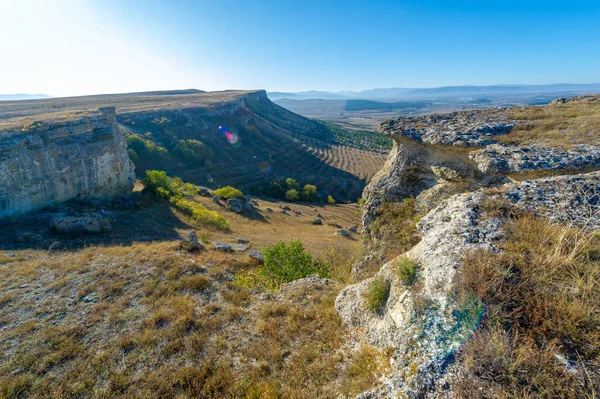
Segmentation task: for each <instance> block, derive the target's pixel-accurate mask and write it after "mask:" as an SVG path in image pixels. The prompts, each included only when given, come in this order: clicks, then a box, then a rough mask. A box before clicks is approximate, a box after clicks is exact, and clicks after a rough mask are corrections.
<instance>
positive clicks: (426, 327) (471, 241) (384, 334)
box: [336, 172, 600, 398]
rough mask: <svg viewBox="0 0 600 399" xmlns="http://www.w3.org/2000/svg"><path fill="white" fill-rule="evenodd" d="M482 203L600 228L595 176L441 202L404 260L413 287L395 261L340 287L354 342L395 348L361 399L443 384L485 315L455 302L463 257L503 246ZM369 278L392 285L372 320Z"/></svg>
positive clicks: (495, 220)
mask: <svg viewBox="0 0 600 399" xmlns="http://www.w3.org/2000/svg"><path fill="white" fill-rule="evenodd" d="M484 199H485V201H490V200H492V201H493V200H496V201H499V202H506V203H510V204H512V206H515V207H517V208H521V209H523V210H526V211H529V212H533V213H536V214H539V215H542V216H545V217H547V218H549V219H551V220H557V221H566V222H572V223H574V224H580V225H585V226H587V227H592V228H598V227H600V215H599V214H598V212H597V209H598V205H599V203H600V172H593V173H589V174H580V175H575V176H557V177H549V178H544V179H539V180H533V181H524V182H519V183H510V184H506V185H503V186H500V187H497V188H493V189H481V190H478V191H476V192H474V193H465V194H459V195H455V196H452V197H451V198H449V199H446V200H444V201H442V202H441V203H440V204H439V206H437V207H436V208H435V209H434V210H432V211H431V212H429V213H428V214H427V215H426V216H425V217H423V218H422V219H421V220H420V222H419V223H418V225H417V227H418V229H419V230H420V231H421V233H422V241H421V242H420V243H419V244H417V245H416V246H415V247H414V248H413V249H411V250H410V251H409V252H407V253H406V254H405V255H404V256H406V257H407V258H409V259H411V260H414V261H415V262H417V263H418V264H419V265H420V271H419V274H418V281H417V283H416V284H415V285H414V286H413V287H406V286H404V285H403V284H402V282H401V281H400V279H399V277H398V276H397V274H396V270H395V269H396V267H397V266H396V265H397V262H398V260H393V261H391V262H389V263H387V264H385V265H384V266H383V267H382V268H381V270H380V271H379V272H378V273H377V275H376V276H375V277H373V278H370V279H367V280H364V281H362V282H360V283H358V284H355V285H351V286H349V287H347V288H345V289H344V290H343V291H342V292H341V293H340V294H339V296H338V298H337V300H336V309H337V311H338V313H339V314H340V316H341V318H342V321H343V323H344V324H345V325H346V326H347V327H349V328H350V329H351V331H352V333H353V334H354V336H355V338H356V341H357V342H368V343H370V344H372V345H375V346H377V347H381V348H386V347H392V348H395V352H394V354H393V356H392V359H391V364H392V371H391V373H390V374H389V375H388V376H387V378H386V379H385V381H384V382H383V383H382V384H381V385H380V386H379V387H377V388H375V389H373V390H372V391H369V392H365V393H363V394H361V395H359V397H360V398H387V397H411V398H417V397H419V398H420V397H425V396H432V395H434V392H435V391H436V390H438V389H439V386H441V384H442V383H443V380H444V372H445V368H446V366H447V365H448V362H449V360H451V359H452V355H453V353H454V352H455V351H456V350H457V349H458V348H459V347H460V345H461V344H462V343H463V342H465V340H466V339H467V338H468V337H469V335H470V333H471V332H472V331H473V330H474V329H475V328H476V327H477V325H478V323H479V322H480V320H481V317H482V316H483V312H484V305H483V304H480V303H477V302H473V303H458V301H457V300H456V298H455V293H454V290H453V288H454V284H453V281H454V275H455V273H456V270H457V268H459V267H460V261H461V257H462V255H463V254H464V253H465V251H468V250H474V249H490V250H497V249H496V244H497V243H498V241H499V240H502V239H503V225H504V223H505V220H506V219H504V218H501V217H497V216H493V214H492V215H491V216H490V215H488V214H487V213H486V212H485V211H484V206H483V201H484ZM375 278H382V279H384V280H385V281H386V282H388V283H389V286H390V293H389V297H388V299H387V301H386V302H385V304H384V306H383V308H382V310H381V312H378V313H377V312H374V311H369V310H368V309H367V307H366V304H365V299H364V296H365V293H366V292H367V290H368V289H369V285H370V284H371V282H372V280H373V279H375ZM438 393H439V392H438ZM399 395H400V396H399ZM401 395H405V396H401Z"/></svg>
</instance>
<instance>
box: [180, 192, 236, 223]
mask: <svg viewBox="0 0 600 399" xmlns="http://www.w3.org/2000/svg"><path fill="white" fill-rule="evenodd" d="M169 202H171V204H173V205H174V206H175V207H176V208H177V209H179V210H180V211H181V212H183V213H185V214H186V215H188V216H190V217H191V218H192V220H194V221H195V222H198V223H199V224H201V225H203V226H212V227H214V228H216V229H219V230H224V231H227V230H229V221H228V220H227V219H225V218H224V217H223V216H221V215H220V214H219V213H218V212H215V211H210V210H208V209H206V207H205V206H204V205H202V204H199V203H197V202H194V201H191V200H188V199H185V198H182V197H172V198H171V199H170V200H169Z"/></svg>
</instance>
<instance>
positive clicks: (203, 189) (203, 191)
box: [198, 186, 214, 198]
mask: <svg viewBox="0 0 600 399" xmlns="http://www.w3.org/2000/svg"><path fill="white" fill-rule="evenodd" d="M198 194H200V195H201V196H203V197H206V198H210V197H212V196H213V195H214V194H213V192H212V191H211V190H209V189H208V188H206V187H202V186H201V187H198Z"/></svg>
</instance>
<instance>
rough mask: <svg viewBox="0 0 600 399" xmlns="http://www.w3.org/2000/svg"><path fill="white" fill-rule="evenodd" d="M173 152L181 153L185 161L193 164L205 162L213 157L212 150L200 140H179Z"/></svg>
mask: <svg viewBox="0 0 600 399" xmlns="http://www.w3.org/2000/svg"><path fill="white" fill-rule="evenodd" d="M173 153H175V154H177V155H179V156H180V157H181V158H183V160H184V161H185V162H188V163H193V164H204V163H205V162H206V160H207V159H208V158H211V157H212V151H211V150H210V148H208V147H207V146H206V144H204V143H202V142H201V141H198V140H179V142H178V143H177V145H176V146H175V147H173Z"/></svg>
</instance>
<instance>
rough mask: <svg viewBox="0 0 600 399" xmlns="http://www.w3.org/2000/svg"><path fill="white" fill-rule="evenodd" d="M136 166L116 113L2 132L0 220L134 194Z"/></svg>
mask: <svg viewBox="0 0 600 399" xmlns="http://www.w3.org/2000/svg"><path fill="white" fill-rule="evenodd" d="M134 181H135V173H134V166H133V163H132V162H131V160H130V159H129V157H128V156H127V151H126V143H125V140H124V137H123V136H122V135H121V133H120V131H119V128H118V126H117V124H116V119H115V108H114V107H108V108H101V109H99V110H98V111H97V112H92V113H88V114H87V115H85V116H83V117H81V118H79V119H77V120H73V121H67V122H60V123H52V122H46V121H44V122H36V123H34V124H32V125H29V126H28V127H24V128H23V129H22V130H20V131H12V132H5V133H0V218H3V217H7V216H12V215H18V214H22V213H25V212H29V211H33V210H37V209H40V208H44V207H46V206H49V205H53V204H56V203H60V202H64V201H68V200H72V199H93V198H106V197H112V196H117V195H124V194H128V193H130V192H131V190H132V188H133V183H134Z"/></svg>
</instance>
